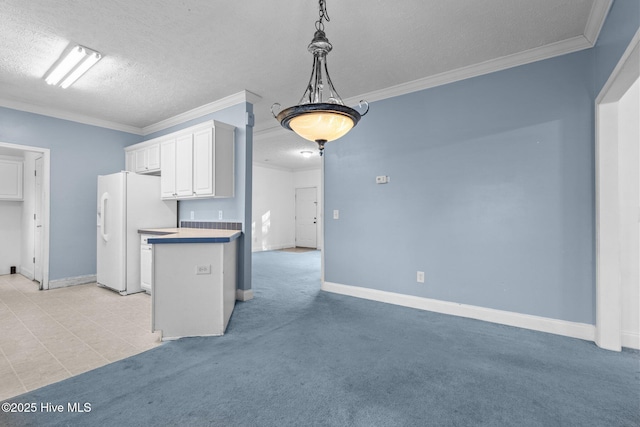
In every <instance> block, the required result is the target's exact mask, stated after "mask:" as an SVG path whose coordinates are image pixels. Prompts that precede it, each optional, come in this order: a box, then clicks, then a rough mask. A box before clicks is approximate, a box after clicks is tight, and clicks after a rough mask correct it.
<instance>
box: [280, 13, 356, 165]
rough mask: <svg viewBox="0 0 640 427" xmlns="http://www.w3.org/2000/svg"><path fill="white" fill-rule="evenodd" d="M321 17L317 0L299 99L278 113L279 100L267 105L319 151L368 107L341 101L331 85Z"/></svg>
mask: <svg viewBox="0 0 640 427" xmlns="http://www.w3.org/2000/svg"><path fill="white" fill-rule="evenodd" d="M323 19H326V20H327V21H329V17H328V15H327V11H326V8H325V5H324V0H320V19H319V20H318V21H316V32H315V34H314V37H313V40H311V43H310V44H309V46H308V48H307V49H308V50H309V52H310V53H311V54H313V68H312V70H311V77H310V78H309V83H308V84H307V89H306V90H305V92H304V94H303V95H302V98H301V99H300V102H299V103H298V105H295V106H293V107H289V108H286V109H284V110H282V111H280V112H279V113H278V114H276V113H275V112H274V111H273V109H274V107H275V106H276V105H277V106H278V107H280V104H278V103H275V104H273V105H272V106H271V113H272V114H273V116H274V117H275V118H276V120H278V121H279V122H280V124H281V125H282V127H284V128H285V129H289V130H292V131H294V132H295V133H297V134H298V135H300V136H301V137H303V138H304V139H307V140H309V141H315V142H316V143H318V147H319V149H320V155H322V151H323V150H324V144H325V143H326V142H329V141H333V140H336V139H338V138H340V137H342V136H344V135H345V134H346V133H347V132H349V131H350V130H351V129H352V128H353V127H354V126H355V125H357V124H358V122H359V121H360V118H361V117H362V116H364V115H365V114H367V112H368V111H369V104H368V103H366V101H360V105H362V103H365V104H366V108H367V109H366V111H365V112H364V113H363V114H360V113H359V112H358V111H356V110H355V109H353V108H351V107H347V106H346V105H344V102H342V99H341V98H340V96H339V95H338V92H337V91H336V89H335V87H334V86H333V83H332V82H331V77H329V70H328V69H327V54H328V53H329V52H330V51H331V49H332V48H333V46H332V45H331V43H329V40H328V39H327V36H326V35H325V33H324V24H323V22H322V21H323Z"/></svg>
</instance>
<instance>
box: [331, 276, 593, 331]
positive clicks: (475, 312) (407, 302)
mask: <svg viewBox="0 0 640 427" xmlns="http://www.w3.org/2000/svg"><path fill="white" fill-rule="evenodd" d="M322 290H324V291H327V292H333V293H337V294H342V295H349V296H353V297H358V298H363V299H368V300H373V301H379V302H386V303H389V304H395V305H401V306H404V307H411V308H417V309H420V310H427V311H433V312H436V313H442V314H450V315H453V316H460V317H467V318H470V319H476V320H483V321H485V322H492V323H499V324H501V325H508V326H516V327H519V328H524V329H531V330H534V331H540V332H548V333H551V334H556V335H563V336H567V337H571V338H579V339H582V340H587V341H595V326H594V325H589V324H586V323H577V322H569V321H566V320H558V319H551V318H548V317H540V316H533V315H530V314H521V313H515V312H511V311H502V310H495V309H492V308H485V307H478V306H474V305H466V304H457V303H453V302H448V301H441V300H435V299H430V298H423V297H416V296H412V295H403V294H397V293H394V292H386V291H379V290H377V289H369V288H361V287H358V286H348V285H341V284H339V283H332V282H324V283H323V284H322Z"/></svg>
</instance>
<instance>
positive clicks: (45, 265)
mask: <svg viewBox="0 0 640 427" xmlns="http://www.w3.org/2000/svg"><path fill="white" fill-rule="evenodd" d="M0 148H8V149H12V150H20V151H23V152H24V151H30V152H34V153H38V154H42V157H43V169H44V173H43V175H44V176H43V177H42V191H43V199H44V200H43V206H42V212H43V219H42V221H43V224H42V225H43V228H44V231H43V232H42V258H43V260H42V282H41V283H40V289H49V235H50V221H49V220H50V204H51V203H50V199H51V198H50V188H51V185H50V175H51V151H50V150H49V149H48V148H42V147H32V146H28V145H19V144H12V143H8V142H0Z"/></svg>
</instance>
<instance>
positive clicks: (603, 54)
mask: <svg viewBox="0 0 640 427" xmlns="http://www.w3.org/2000/svg"><path fill="white" fill-rule="evenodd" d="M639 26H640V1H639V0H615V1H614V2H613V6H612V7H611V10H610V11H609V15H607V20H606V21H605V23H604V25H603V26H602V30H601V31H600V36H599V37H598V41H597V42H596V46H595V48H594V58H595V85H596V86H595V87H596V94H597V93H598V92H600V89H602V86H603V85H604V84H605V83H606V81H607V79H608V78H609V76H610V75H611V72H612V71H613V69H614V68H615V66H616V65H617V64H618V61H619V60H620V57H621V56H622V54H623V53H624V51H625V49H626V48H627V46H628V45H629V42H630V41H631V39H632V38H633V36H634V35H635V33H636V31H638V27H639Z"/></svg>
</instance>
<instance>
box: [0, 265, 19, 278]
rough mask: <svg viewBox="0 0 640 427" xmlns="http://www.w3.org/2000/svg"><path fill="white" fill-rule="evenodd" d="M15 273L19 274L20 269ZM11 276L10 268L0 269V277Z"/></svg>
mask: <svg viewBox="0 0 640 427" xmlns="http://www.w3.org/2000/svg"><path fill="white" fill-rule="evenodd" d="M16 270H17V272H20V268H19V267H18V268H16ZM6 274H11V268H0V276H4V275H6Z"/></svg>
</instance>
